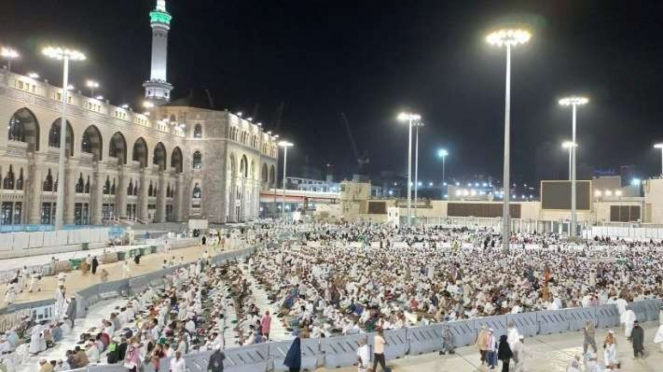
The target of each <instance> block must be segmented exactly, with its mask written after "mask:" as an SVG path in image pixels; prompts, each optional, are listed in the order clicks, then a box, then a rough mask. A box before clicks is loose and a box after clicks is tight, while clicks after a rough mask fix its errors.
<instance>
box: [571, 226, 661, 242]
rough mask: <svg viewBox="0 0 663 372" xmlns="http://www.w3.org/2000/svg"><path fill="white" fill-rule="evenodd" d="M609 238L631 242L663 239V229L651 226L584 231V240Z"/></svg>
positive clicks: (596, 228) (593, 227)
mask: <svg viewBox="0 0 663 372" xmlns="http://www.w3.org/2000/svg"><path fill="white" fill-rule="evenodd" d="M596 236H598V237H604V236H609V237H611V238H624V239H629V240H647V241H648V240H649V239H655V240H660V239H663V228H661V227H649V226H592V228H591V229H587V230H584V231H583V238H585V239H593V238H594V237H596Z"/></svg>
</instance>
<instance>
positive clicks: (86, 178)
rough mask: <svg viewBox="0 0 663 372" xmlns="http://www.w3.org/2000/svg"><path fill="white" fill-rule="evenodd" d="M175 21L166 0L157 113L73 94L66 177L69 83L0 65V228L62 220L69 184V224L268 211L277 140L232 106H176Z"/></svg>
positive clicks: (150, 90)
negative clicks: (170, 46) (171, 74)
mask: <svg viewBox="0 0 663 372" xmlns="http://www.w3.org/2000/svg"><path fill="white" fill-rule="evenodd" d="M165 15H168V17H165ZM171 19H172V16H170V15H169V14H168V13H167V11H166V4H165V1H163V0H159V1H158V4H157V8H156V9H155V11H154V12H152V13H151V23H152V27H153V37H154V39H155V41H153V43H154V45H153V48H152V52H153V58H152V69H153V71H152V74H151V80H150V81H148V82H147V83H145V84H144V86H145V88H146V98H148V99H150V100H151V102H153V104H152V105H150V107H151V109H150V110H149V111H148V112H145V113H137V112H134V111H132V110H131V109H130V108H128V107H126V106H124V107H118V106H113V105H111V104H110V103H109V102H108V101H103V100H99V99H96V98H91V97H86V96H84V95H82V94H81V93H80V92H78V93H75V92H69V93H68V95H67V101H68V102H67V103H68V107H67V111H68V115H67V123H66V125H67V138H66V143H67V145H66V147H67V148H66V154H67V155H66V156H67V159H66V171H65V179H64V180H58V179H57V174H58V159H59V146H60V124H61V123H60V121H61V107H62V95H63V92H62V89H61V88H60V87H55V86H53V85H50V84H48V82H47V81H44V82H42V81H39V80H36V79H34V78H31V77H29V76H23V75H19V74H15V73H10V72H8V71H7V70H0V122H2V123H7V125H2V126H0V153H2V158H0V186H1V188H0V190H1V192H0V205H1V207H2V218H1V219H0V224H53V222H54V219H55V210H56V208H59V207H60V206H58V205H57V204H56V194H57V192H56V191H57V189H58V188H59V187H64V188H65V202H64V206H62V207H63V208H64V221H65V224H76V225H87V224H101V223H104V222H105V221H108V220H117V219H130V220H139V221H141V222H166V221H181V220H185V219H188V218H207V219H209V220H210V221H211V222H234V221H245V220H252V219H255V218H257V217H258V208H259V195H260V190H261V189H262V188H268V187H274V185H275V180H276V166H277V157H278V149H277V144H276V136H272V135H271V134H268V133H265V132H264V131H263V129H262V126H261V125H259V124H255V123H252V122H250V121H247V120H245V119H243V118H242V117H241V116H238V115H235V114H232V113H230V112H228V111H227V110H226V111H215V110H211V109H209V108H200V107H193V106H191V105H190V102H188V101H187V100H182V101H174V102H169V101H170V89H172V86H170V84H168V83H167V82H165V79H166V72H165V69H166V63H165V58H167V52H166V50H164V48H167V31H168V30H169V29H170V21H171ZM166 23H167V24H166ZM166 26H168V27H166ZM164 35H165V36H164ZM157 39H158V40H157ZM162 39H164V40H162ZM155 68H156V69H158V70H159V71H154V69H155Z"/></svg>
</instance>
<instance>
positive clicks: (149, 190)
mask: <svg viewBox="0 0 663 372" xmlns="http://www.w3.org/2000/svg"><path fill="white" fill-rule="evenodd" d="M153 190H154V188H153V187H152V181H150V186H149V187H148V188H147V196H152V191H153Z"/></svg>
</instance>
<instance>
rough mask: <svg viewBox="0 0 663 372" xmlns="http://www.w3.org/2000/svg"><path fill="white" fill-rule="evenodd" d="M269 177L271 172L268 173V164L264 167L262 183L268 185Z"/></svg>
mask: <svg viewBox="0 0 663 372" xmlns="http://www.w3.org/2000/svg"><path fill="white" fill-rule="evenodd" d="M268 177H269V171H267V164H263V165H262V177H261V180H262V183H267V179H268Z"/></svg>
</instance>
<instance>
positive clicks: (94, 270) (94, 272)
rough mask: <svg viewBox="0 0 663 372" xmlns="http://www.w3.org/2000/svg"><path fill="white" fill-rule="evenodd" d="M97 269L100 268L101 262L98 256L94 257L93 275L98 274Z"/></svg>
mask: <svg viewBox="0 0 663 372" xmlns="http://www.w3.org/2000/svg"><path fill="white" fill-rule="evenodd" d="M97 267H99V260H97V256H94V257H92V275H96V274H97Z"/></svg>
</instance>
